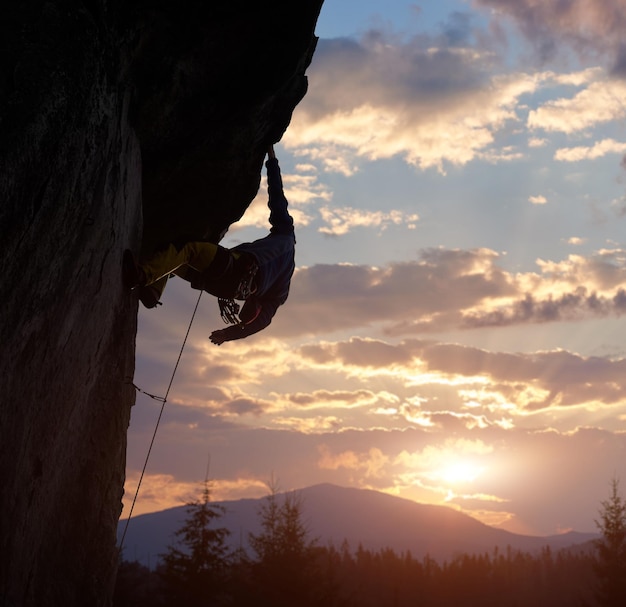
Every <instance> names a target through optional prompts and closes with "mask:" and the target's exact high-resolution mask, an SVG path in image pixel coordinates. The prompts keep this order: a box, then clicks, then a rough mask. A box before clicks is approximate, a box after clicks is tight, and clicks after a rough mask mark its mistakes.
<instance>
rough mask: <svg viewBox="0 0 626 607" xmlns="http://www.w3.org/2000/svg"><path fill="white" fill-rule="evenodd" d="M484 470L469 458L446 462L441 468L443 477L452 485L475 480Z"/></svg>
mask: <svg viewBox="0 0 626 607" xmlns="http://www.w3.org/2000/svg"><path fill="white" fill-rule="evenodd" d="M482 472H483V468H482V467H481V466H479V465H478V464H476V463H474V462H472V461H469V460H457V461H453V462H450V463H449V464H446V465H445V466H444V467H443V468H442V469H441V470H440V476H441V479H442V480H444V481H445V482H446V483H449V484H450V485H458V484H461V483H472V482H474V481H475V480H476V479H477V478H478V477H479V476H480V475H481V474H482Z"/></svg>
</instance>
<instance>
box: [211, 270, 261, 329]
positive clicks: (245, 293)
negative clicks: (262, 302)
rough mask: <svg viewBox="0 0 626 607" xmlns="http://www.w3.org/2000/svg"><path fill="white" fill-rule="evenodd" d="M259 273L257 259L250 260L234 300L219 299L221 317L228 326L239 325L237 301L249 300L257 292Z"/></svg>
mask: <svg viewBox="0 0 626 607" xmlns="http://www.w3.org/2000/svg"><path fill="white" fill-rule="evenodd" d="M258 271H259V264H258V263H257V261H256V259H254V258H250V259H249V260H248V266H247V267H246V270H245V272H244V273H243V275H242V277H241V280H240V281H239V284H238V285H237V288H236V289H235V296H234V297H233V298H232V299H228V298H226V297H218V299H217V303H218V304H219V307H220V316H221V317H222V320H223V321H224V322H225V323H226V324H227V325H239V324H241V319H240V318H239V309H240V308H239V304H238V303H237V302H236V301H235V299H243V300H247V299H248V297H250V295H252V294H253V293H254V292H255V291H256V285H255V284H254V279H255V277H256V274H257V272H258Z"/></svg>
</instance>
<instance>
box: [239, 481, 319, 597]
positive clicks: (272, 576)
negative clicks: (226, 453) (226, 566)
mask: <svg viewBox="0 0 626 607" xmlns="http://www.w3.org/2000/svg"><path fill="white" fill-rule="evenodd" d="M270 491H271V493H270V494H269V495H268V496H267V498H266V500H265V501H264V503H263V504H262V506H261V508H260V510H259V517H260V519H261V532H260V533H259V534H258V535H254V534H250V546H251V547H252V550H253V552H254V553H255V557H256V558H255V559H254V561H253V563H252V583H253V586H254V587H253V592H254V594H255V596H256V601H255V604H256V605H259V606H261V605H268V606H269V605H271V606H272V607H282V606H283V605H284V606H287V605H289V606H292V605H299V606H302V607H304V606H306V605H319V604H323V602H324V601H322V602H320V599H321V596H320V594H321V593H322V591H323V587H324V584H323V583H322V581H321V575H320V572H319V567H318V563H317V549H316V543H315V541H314V540H311V539H309V532H308V529H307V526H306V524H305V522H304V520H303V510H302V500H301V498H300V497H299V496H298V495H297V494H296V493H293V492H292V493H286V494H284V495H283V500H282V503H279V500H278V495H277V489H276V486H275V485H273V484H271V485H270Z"/></svg>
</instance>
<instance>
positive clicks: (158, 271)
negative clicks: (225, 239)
mask: <svg viewBox="0 0 626 607" xmlns="http://www.w3.org/2000/svg"><path fill="white" fill-rule="evenodd" d="M217 250H218V245H216V244H214V243H212V242H188V243H187V244H185V245H184V246H183V247H181V248H180V249H177V248H176V247H175V246H174V245H172V244H170V245H168V247H167V248H166V249H164V250H163V251H159V252H158V253H156V254H155V255H153V256H152V257H151V258H150V259H149V260H147V261H146V262H144V263H142V264H141V269H142V270H143V271H144V274H145V282H144V284H145V285H151V284H152V283H155V282H157V281H158V280H160V279H161V278H163V277H164V276H165V277H167V275H168V274H171V273H172V272H175V271H176V270H178V268H180V267H181V266H185V265H188V266H191V267H192V268H194V270H197V271H198V272H203V271H204V270H206V269H207V268H208V267H209V266H210V265H211V263H212V262H213V260H214V259H215V255H216V253H217ZM163 287H165V284H163Z"/></svg>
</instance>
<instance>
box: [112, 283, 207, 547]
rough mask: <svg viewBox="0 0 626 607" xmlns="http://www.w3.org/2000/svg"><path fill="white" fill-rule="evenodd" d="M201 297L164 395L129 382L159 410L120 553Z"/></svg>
mask: <svg viewBox="0 0 626 607" xmlns="http://www.w3.org/2000/svg"><path fill="white" fill-rule="evenodd" d="M201 297H202V291H200V293H199V295H198V300H197V301H196V306H195V308H194V309H193V313H192V315H191V320H190V321H189V326H188V327H187V333H185V339H183V343H182V345H181V347H180V352H179V353H178V358H177V359H176V364H175V365H174V371H172V377H171V378H170V383H169V384H168V386H167V390H166V391H165V396H156V395H155V394H150V393H149V392H146V391H145V390H142V389H141V388H138V387H137V386H136V385H135V384H134V383H132V380H131V381H130V382H129V383H131V384H132V385H133V387H134V388H135V390H137V391H138V392H141V393H143V394H146V395H147V396H149V397H150V398H152V399H154V400H157V401H159V402H161V403H162V404H161V411H160V412H159V416H158V417H157V421H156V425H155V427H154V432H153V433H152V440H151V441H150V446H149V447H148V453H147V454H146V459H145V461H144V463H143V468H142V470H141V474H140V476H139V482H138V483H137V489H136V490H135V496H134V497H133V501H132V504H131V506H130V512H129V513H128V518H127V519H126V525H125V526H124V532H123V533H122V539H121V540H120V545H119V552H120V554H121V552H122V549H123V548H124V540H125V539H126V532H127V531H128V525H129V523H130V519H131V518H132V516H133V510H134V509H135V504H136V503H137V496H138V495H139V489H140V487H141V483H142V481H143V477H144V475H145V472H146V468H147V467H148V460H149V459H150V453H151V452H152V447H153V445H154V441H155V439H156V435H157V431H158V429H159V424H160V423H161V417H162V416H163V410H164V409H165V403H166V402H167V397H168V396H169V393H170V388H171V387H172V384H173V383H174V377H175V376H176V371H177V370H178V365H179V363H180V359H181V358H182V356H183V350H184V349H185V345H186V344H187V338H188V337H189V332H190V331H191V325H192V324H193V320H194V318H195V317H196V312H197V311H198V305H199V304H200V298H201Z"/></svg>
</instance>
